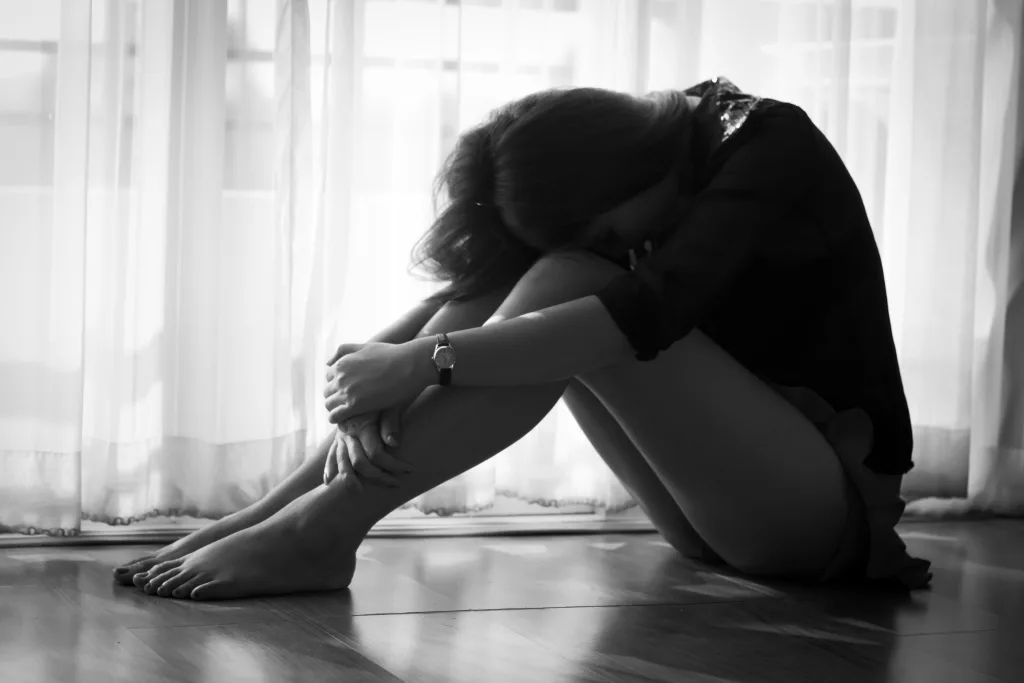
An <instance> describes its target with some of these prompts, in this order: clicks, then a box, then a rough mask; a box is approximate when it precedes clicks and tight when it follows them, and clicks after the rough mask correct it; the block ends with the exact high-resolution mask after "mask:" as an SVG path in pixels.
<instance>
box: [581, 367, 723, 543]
mask: <svg viewBox="0 0 1024 683" xmlns="http://www.w3.org/2000/svg"><path fill="white" fill-rule="evenodd" d="M562 400H564V401H565V404H566V405H567V406H569V410H570V411H572V415H573V417H574V418H576V422H577V424H579V426H580V429H581V430H582V431H583V433H584V434H585V435H586V437H587V439H588V440H589V441H590V443H591V444H592V445H593V446H594V450H596V451H597V453H598V455H600V456H601V459H602V460H604V462H605V464H606V465H608V469H610V470H611V471H612V472H614V473H615V476H616V477H617V478H618V479H619V481H620V482H622V485H623V486H625V487H626V490H628V491H629V492H630V494H631V495H632V496H633V498H634V499H635V500H636V501H637V502H638V503H639V504H640V507H641V508H643V511H644V512H645V513H646V514H647V517H648V519H650V520H651V523H652V524H654V528H655V529H657V530H658V533H660V534H661V535H662V537H663V538H664V539H665V540H666V541H668V542H669V543H671V544H672V546H673V547H674V548H675V549H676V550H678V551H679V552H680V554H682V555H683V556H684V557H689V558H693V559H706V558H707V551H706V549H705V547H704V542H703V540H702V539H701V537H700V534H698V533H697V531H696V530H695V529H694V528H693V525H692V524H690V520H688V519H687V518H686V515H684V514H683V511H682V509H681V508H680V507H679V504H678V503H676V501H675V499H674V498H672V494H671V493H669V492H668V489H667V488H665V484H664V482H662V481H661V479H659V478H658V475H657V474H655V473H654V470H653V469H651V466H650V465H648V464H647V461H646V460H645V459H644V456H643V454H642V453H640V451H639V450H637V447H636V444H634V443H633V441H632V439H630V438H629V435H627V434H626V432H624V431H623V430H622V427H620V426H619V423H618V422H617V421H616V419H615V417H613V416H612V414H611V413H609V412H608V408H606V407H605V406H604V404H603V403H601V400H600V399H599V398H598V397H597V396H595V395H594V392H592V391H591V390H590V389H588V388H587V387H586V386H585V385H584V384H583V383H582V382H580V381H579V380H577V379H574V380H572V381H570V382H569V386H568V387H566V389H565V393H564V394H562Z"/></svg>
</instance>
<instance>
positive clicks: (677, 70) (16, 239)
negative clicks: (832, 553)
mask: <svg viewBox="0 0 1024 683" xmlns="http://www.w3.org/2000/svg"><path fill="white" fill-rule="evenodd" d="M12 7H13V6H12V5H9V4H2V3H0V78H2V79H4V81H5V83H8V84H9V87H7V88H5V92H4V93H0V147H2V148H3V149H5V150H6V151H5V154H4V155H2V158H0V215H2V216H4V217H5V219H4V220H3V221H0V235H2V240H3V241H2V249H0V327H2V329H3V334H2V335H0V525H2V527H5V528H8V529H12V530H15V531H18V532H21V533H47V534H51V535H68V534H75V533H77V532H78V531H79V529H81V525H82V523H83V521H92V522H102V523H108V524H127V523H134V522H138V521H140V520H143V519H146V518H148V517H152V516H178V515H190V516H201V517H217V516H221V515H223V514H226V513H229V512H231V511H233V510H236V509H238V508H240V507H243V506H245V505H247V504H249V503H251V502H253V501H255V500H257V499H258V498H260V497H261V496H263V495H264V494H265V493H266V492H267V491H269V490H270V489H271V488H272V487H273V486H274V485H275V484H276V483H278V482H280V481H281V480H282V479H283V478H284V477H286V476H287V475H288V473H290V472H291V471H293V470H294V468H295V467H297V466H298V464H299V463H300V462H301V460H302V458H303V457H305V456H306V454H308V453H310V452H311V450H312V449H314V448H316V446H317V444H318V443H319V441H320V440H321V439H322V438H324V437H325V436H326V435H327V434H328V432H329V429H328V428H329V425H328V424H327V423H326V421H325V420H324V419H323V418H324V414H323V413H324V411H323V408H322V396H321V392H322V388H323V386H322V385H323V360H324V359H325V358H326V357H327V356H328V355H329V353H330V351H331V350H333V348H334V347H335V346H336V345H338V344H340V343H343V342H349V341H362V340H363V339H366V338H367V337H369V336H370V335H372V334H373V333H375V332H376V331H377V330H378V329H379V328H381V327H383V326H384V325H385V324H387V323H388V322H390V320H392V319H393V318H395V317H396V316H397V315H399V314H400V313H401V312H402V311H403V310H405V309H406V308H408V307H409V306H411V305H412V304H414V303H415V302H416V301H417V300H418V299H420V298H422V297H423V296H425V295H427V294H429V293H431V292H432V291H434V290H435V287H436V285H434V284H432V283H429V282H425V281H422V280H420V279H417V278H416V277H412V276H410V272H409V252H410V249H411V247H412V246H413V244H414V243H415V241H416V239H417V238H418V237H419V236H420V235H421V234H422V232H423V230H424V229H425V228H426V226H427V225H429V223H430V220H431V217H432V215H433V206H432V193H431V186H432V181H433V178H434V174H435V173H436V171H437V169H438V168H439V166H440V164H441V162H442V160H443V158H444V156H445V154H447V152H448V151H449V150H450V149H451V147H452V145H453V144H454V142H455V140H456V138H457V136H458V134H459V133H460V132H461V131H463V130H465V129H466V128H468V127H470V126H471V125H473V124H475V123H477V122H478V121H480V120H481V119H482V118H483V117H484V116H485V115H486V113H487V112H488V111H489V110H490V109H492V108H494V107H496V106H498V105H500V104H501V103H503V102H505V101H507V100H509V99H512V98H515V97H519V96H522V95H525V94H527V93H529V92H532V91H535V90H539V89H544V88H550V87H566V86H574V85H588V86H598V87H606V88H613V89H619V90H625V91H629V92H634V93H643V92H647V91H649V90H656V89H663V88H681V87H686V86H688V85H691V84H693V83H694V82H696V81H698V80H702V79H704V78H711V77H715V76H717V75H724V76H728V77H729V78H730V79H731V80H732V81H734V82H735V83H737V84H738V85H739V86H740V87H741V88H743V89H745V90H747V91H750V92H754V93H757V94H761V95H765V96H768V97H773V98H777V99H782V100H787V101H791V102H794V103H795V104H798V105H800V106H801V107H803V108H804V109H805V110H806V111H807V112H808V114H809V115H810V116H811V117H812V118H813V119H814V121H815V122H816V123H817V125H819V127H821V129H822V130H823V131H825V133H826V135H827V136H828V137H829V139H830V140H831V141H832V142H833V144H834V145H835V146H836V148H837V149H838V150H839V151H840V153H841V154H842V155H843V158H844V160H845V161H846V163H847V165H848V166H849V168H850V171H851V173H852V174H853V176H854V178H855V180H856V181H857V183H858V186H859V187H860V189H861V192H862V195H863V197H864V201H865V205H866V206H867V209H868V212H869V215H870V217H871V220H872V223H873V226H874V228H875V233H876V239H877V241H878V244H879V248H880V252H881V254H882V259H883V263H884V266H885V272H886V277H887V283H888V287H889V296H890V302H889V303H890V312H891V316H892V321H893V331H894V337H895V341H896V345H897V350H898V353H899V357H900V363H901V367H902V369H903V373H904V380H905V385H906V389H907V394H908V398H909V402H910V405H911V413H912V418H913V421H914V433H915V440H916V449H915V462H916V463H917V467H916V468H915V469H914V470H913V471H912V472H911V473H910V474H909V475H908V476H907V477H906V478H905V480H904V494H905V495H906V496H908V497H910V498H914V499H919V500H917V501H915V502H914V503H912V504H911V506H910V510H912V511H916V512H919V513H923V514H943V515H945V514H961V513H965V512H971V513H976V512H979V511H980V512H989V513H1019V512H1020V511H1021V510H1022V509H1024V399H1022V396H1024V393H1022V392H1024V303H1022V302H1024V296H1022V289H1024V288H1022V278H1024V272H1022V271H1024V246H1022V245H1024V241H1022V231H1024V208H1022V207H1024V189H1022V188H1024V181H1022V179H1021V166H1022V156H1024V153H1022V148H1024V129H1022V120H1024V115H1022V110H1021V83H1022V78H1024V76H1022V69H1021V44H1022V41H1021V34H1022V26H1024V20H1022V3H1021V2H1019V0H883V1H878V0H805V1H802V2H792V1H788V0H715V1H714V2H710V1H709V0H576V1H575V2H572V1H569V2H566V1H563V0H557V1H556V0H500V1H493V2H482V1H481V2H477V1H474V0H463V1H462V2H455V3H453V2H446V1H443V0H436V1H433V0H395V1H392V0H388V1H385V0H146V1H145V2H142V1H140V0H91V1H90V0H63V2H62V1H61V0H39V1H38V2H34V3H33V4H32V5H31V6H24V5H23V4H21V3H18V6H17V9H12ZM681 457H685V454H681ZM509 501H518V503H517V504H518V505H519V507H515V506H514V505H513V506H512V507H509V506H510V503H509ZM633 505H635V503H634V501H632V499H631V498H630V496H629V494H628V493H627V492H626V491H625V489H624V488H623V487H622V486H621V484H620V483H619V482H618V481H617V480H616V479H615V477H614V476H613V475H612V474H611V472H610V471H609V470H608V469H607V468H606V467H605V466H604V465H603V463H602V462H601V461H600V459H599V458H598V456H597V455H596V453H595V452H594V450H593V448H592V447H591V446H590V444H589V443H588V442H587V440H586V438H585V437H584V436H583V434H582V432H581V431H580V430H579V428H578V427H577V426H576V425H575V422H574V420H573V418H572V416H571V414H570V413H569V411H568V409H567V408H566V407H565V406H564V405H562V404H559V405H558V406H556V408H555V409H554V410H553V411H552V412H551V413H550V414H549V415H548V416H547V417H546V418H545V419H544V420H543V421H542V422H541V424H540V425H538V427H537V428H536V429H535V430H533V431H532V432H531V433H530V434H528V435H527V436H526V437H525V438H524V439H522V440H521V441H520V442H518V443H516V444H515V445H513V446H512V447H510V448H509V449H507V450H506V451H505V452H503V453H502V454H500V455H498V456H497V457H495V458H494V459H492V460H490V461H489V462H487V463H485V464H483V465H481V466H480V467H477V468H476V469H474V470H472V471H470V472H468V473H466V474H465V475H463V476H461V477H458V478H456V479H454V480H452V481H450V482H447V483H446V484H444V485H442V486H440V487H438V488H437V489H435V490H433V491H430V492H428V493H426V494H424V495H423V496H421V497H420V498H419V499H417V500H416V501H413V502H412V503H411V504H410V505H409V506H407V509H405V510H402V511H399V512H398V513H396V514H397V516H402V517H412V518H417V517H422V516H423V515H424V514H440V515H450V514H456V513H475V514H487V513H488V511H491V512H494V511H497V510H506V509H515V510H517V511H523V510H527V511H528V510H529V509H534V510H548V511H560V512H580V511H591V510H603V511H605V512H609V513H614V512H617V511H621V510H625V509H628V508H630V507H632V506H633Z"/></svg>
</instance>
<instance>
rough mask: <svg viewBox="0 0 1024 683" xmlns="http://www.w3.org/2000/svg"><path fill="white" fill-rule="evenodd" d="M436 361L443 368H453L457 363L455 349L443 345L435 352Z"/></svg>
mask: <svg viewBox="0 0 1024 683" xmlns="http://www.w3.org/2000/svg"><path fill="white" fill-rule="evenodd" d="M434 362H435V363H437V367H439V368H441V369H442V370H447V369H449V368H451V367H452V366H454V365H455V351H454V350H453V349H452V348H451V347H450V346H442V347H441V348H439V349H438V350H437V351H435V352H434Z"/></svg>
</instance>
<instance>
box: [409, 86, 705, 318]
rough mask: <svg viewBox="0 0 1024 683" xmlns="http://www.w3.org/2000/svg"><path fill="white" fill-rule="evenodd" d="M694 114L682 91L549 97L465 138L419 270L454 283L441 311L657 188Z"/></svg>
mask: <svg viewBox="0 0 1024 683" xmlns="http://www.w3.org/2000/svg"><path fill="white" fill-rule="evenodd" d="M689 121H690V109H689V107H688V106H687V102H686V97H685V96H684V95H683V94H682V93H681V92H677V91H665V92H658V93H652V94H650V95H647V96H645V97H643V98H638V97H633V96H630V95H626V94H624V93H618V92H613V91H610V90H601V89H597V88H573V89H565V90H547V91H542V92H538V93H534V94H532V95H528V96H526V97H524V98H522V99H519V100H515V101H513V102H510V103H508V104H506V105H504V106H502V107H499V108H498V109H496V110H495V111H493V112H492V113H491V114H490V116H489V117H488V118H487V120H486V121H485V122H484V123H482V124H481V125H479V126H477V127H476V128H473V129H471V130H468V131H466V132H465V133H464V134H463V135H462V136H461V137H460V138H459V140H458V142H457V143H456V144H455V149H454V150H453V151H452V153H451V154H450V155H449V156H448V158H447V160H446V161H445V163H444V166H443V167H442V168H441V171H440V173H439V174H438V176H437V181H436V183H435V206H436V207H438V208H439V209H440V210H439V212H438V215H437V219H436V220H435V221H434V223H433V225H431V226H430V229H429V230H428V231H427V232H426V234H425V235H424V236H423V237H422V239H421V240H420V241H419V242H418V243H417V245H416V247H415V249H414V251H413V261H414V266H420V267H421V268H422V269H423V270H425V271H426V272H427V274H429V275H430V276H432V277H433V278H434V279H436V280H440V281H445V282H447V283H448V285H447V286H446V287H445V288H444V289H442V290H441V291H439V292H437V293H436V294H434V295H433V296H431V297H430V298H429V299H428V300H431V301H435V302H444V301H466V300H469V299H473V298H476V297H478V296H481V295H484V294H487V293H490V292H493V291H495V290H496V289H498V288H502V287H506V286H508V285H510V284H511V283H513V282H514V281H515V280H517V279H518V278H520V277H522V276H523V274H525V273H526V271H527V270H529V268H530V266H531V265H533V263H534V262H535V261H536V260H537V258H538V257H539V256H540V255H541V254H543V253H545V252H548V251H553V250H556V249H559V248H562V247H565V246H567V245H569V244H572V243H573V242H574V241H575V240H576V239H577V238H579V236H580V234H581V233H582V231H583V230H584V229H586V227H587V226H588V224H589V223H590V221H591V220H592V219H593V218H594V217H595V216H597V215H599V214H601V213H603V212H605V211H608V210H609V209H611V208H613V207H615V206H616V205H618V204H620V203H622V202H624V201H625V200H627V199H629V198H630V197H632V196H634V195H636V194H639V193H640V192H642V191H644V190H645V189H647V188H649V187H651V186H653V185H655V184H657V183H658V182H659V181H661V180H662V179H664V178H665V176H666V175H667V174H668V173H669V171H670V170H671V169H672V167H673V166H674V165H675V164H676V163H678V161H679V160H680V159H681V158H682V157H683V155H684V154H685V152H686V149H687V146H688V143H689V131H690V126H689Z"/></svg>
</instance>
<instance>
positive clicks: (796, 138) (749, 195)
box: [597, 103, 817, 361]
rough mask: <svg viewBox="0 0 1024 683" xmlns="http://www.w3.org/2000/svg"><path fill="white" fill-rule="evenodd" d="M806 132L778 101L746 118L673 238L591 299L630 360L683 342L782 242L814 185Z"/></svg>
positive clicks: (795, 112)
mask: <svg viewBox="0 0 1024 683" xmlns="http://www.w3.org/2000/svg"><path fill="white" fill-rule="evenodd" d="M813 125H814V124H813V123H811V121H810V119H809V118H807V115H806V114H805V113H804V112H803V111H802V110H801V109H799V108H798V107H795V106H793V105H786V104H781V103H780V104H777V105H775V106H773V107H771V108H769V109H767V110H765V111H764V112H759V115H758V116H756V117H751V120H750V121H748V122H747V124H746V125H745V126H744V128H747V127H749V129H748V130H746V131H743V132H744V134H743V135H740V134H737V135H736V137H735V138H734V139H731V140H730V141H729V142H728V143H726V145H723V147H722V148H721V149H719V151H718V154H723V153H728V157H727V158H726V160H725V161H724V163H722V165H721V168H719V169H718V171H717V172H716V173H715V174H714V176H713V177H712V178H711V180H710V182H709V183H708V184H707V186H706V187H705V188H704V189H703V190H701V191H700V192H699V193H698V194H697V195H696V197H695V198H694V201H693V204H692V205H691V207H690V209H689V211H688V212H687V213H686V214H685V215H684V217H683V218H682V219H680V223H679V225H678V226H677V227H676V228H675V230H674V231H673V233H672V235H671V236H670V237H669V238H668V239H667V240H666V241H665V242H664V244H662V245H661V246H660V247H659V248H658V249H656V250H655V251H654V253H653V254H651V255H650V256H649V257H648V258H645V259H643V260H641V261H640V262H639V263H638V264H637V266H636V268H635V269H634V270H632V271H630V272H627V273H623V274H622V275H619V276H617V277H616V278H614V279H613V280H612V281H611V282H609V283H608V285H607V286H605V288H604V289H603V290H601V291H600V292H599V293H598V295H597V296H598V298H599V299H600V301H601V302H602V303H603V304H604V306H605V308H607V309H608V312H609V314H610V315H611V316H612V319H613V320H614V321H615V323H616V325H617V326H618V327H619V329H620V330H622V332H623V334H624V335H625V336H626V338H627V339H628V340H629V342H630V344H631V345H632V347H633V349H634V350H635V351H636V357H637V359H639V360H642V361H644V360H651V359H653V358H655V357H656V356H657V355H658V353H659V352H661V351H663V350H665V349H667V348H668V347H669V346H671V345H672V344H673V343H675V342H676V341H678V340H680V339H682V338H683V337H685V336H686V335H687V334H689V332H690V331H691V330H692V329H693V328H694V327H696V326H697V325H699V324H700V322H701V318H702V317H703V316H704V315H705V314H706V313H707V312H709V311H710V310H713V309H714V307H715V306H716V304H718V303H719V302H720V301H721V300H722V299H723V297H724V296H725V295H726V294H727V293H728V291H729V288H730V286H731V285H732V284H733V283H734V282H735V281H736V279H737V278H738V277H739V276H740V275H741V274H742V273H743V272H744V271H745V270H746V269H747V268H748V267H749V266H750V264H751V262H752V261H753V259H754V257H755V255H756V254H757V252H758V250H759V249H760V245H761V244H763V243H764V241H765V240H779V239H783V234H782V231H784V230H785V227H786V226H785V222H786V218H787V216H788V215H789V214H790V212H792V211H793V210H794V209H795V208H796V206H797V204H798V202H799V201H800V200H801V198H802V197H803V196H805V193H806V192H807V191H808V190H809V189H810V188H811V187H812V184H813V182H814V178H815V170H814V167H815V163H814V161H815V158H816V154H817V152H816V150H817V144H816V141H815V138H814V136H813V135H812V131H813ZM729 147H731V149H729Z"/></svg>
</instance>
